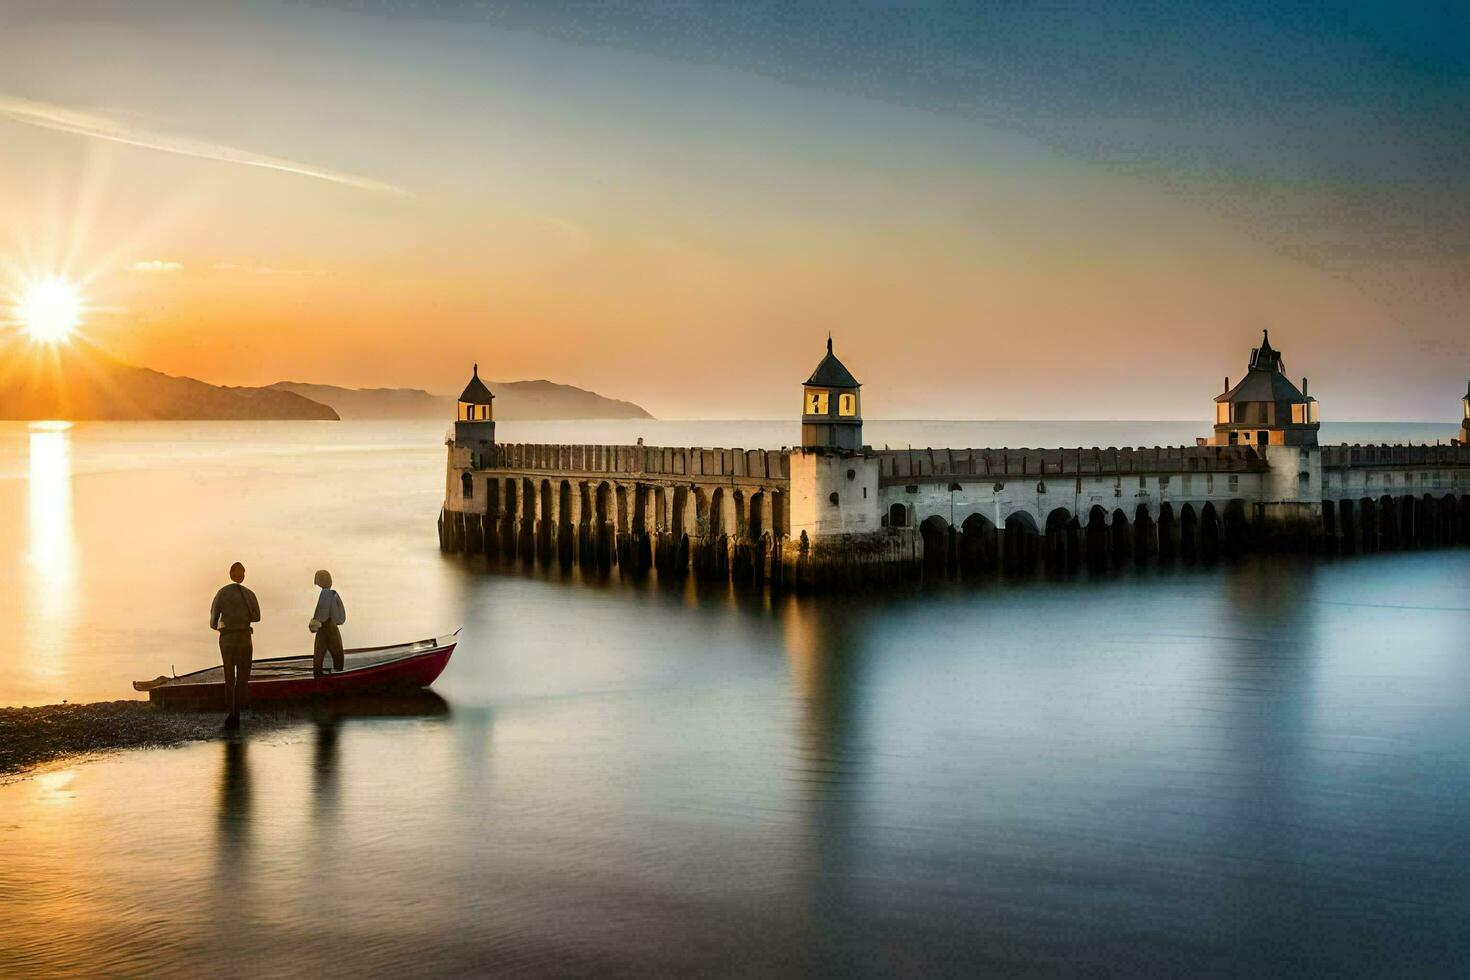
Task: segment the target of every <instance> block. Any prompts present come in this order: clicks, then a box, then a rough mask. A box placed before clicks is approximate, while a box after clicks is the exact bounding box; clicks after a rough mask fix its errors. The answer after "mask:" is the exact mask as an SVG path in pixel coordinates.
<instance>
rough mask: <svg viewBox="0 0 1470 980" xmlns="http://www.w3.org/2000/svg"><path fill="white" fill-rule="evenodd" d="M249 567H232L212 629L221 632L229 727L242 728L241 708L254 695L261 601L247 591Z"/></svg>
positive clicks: (218, 599)
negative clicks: (252, 674) (254, 625)
mask: <svg viewBox="0 0 1470 980" xmlns="http://www.w3.org/2000/svg"><path fill="white" fill-rule="evenodd" d="M244 582H245V566H244V565H242V564H240V563H239V562H235V563H234V564H233V565H231V566H230V584H229V585H226V586H224V587H223V588H221V589H220V590H219V591H218V592H216V593H215V594H214V602H213V603H212V604H211V605H210V607H209V628H210V629H212V630H218V631H219V655H220V660H221V661H223V663H224V668H225V704H226V711H227V713H226V715H225V728H227V729H232V730H233V729H236V728H239V727H240V709H241V708H243V707H245V701H246V698H247V696H248V695H249V692H250V666H251V662H252V661H253V660H254V658H255V648H254V644H253V641H252V640H251V634H253V633H254V632H255V630H254V629H253V628H252V627H251V625H250V624H251V623H258V622H260V601H259V600H258V599H256V598H255V593H254V592H251V591H250V590H249V589H247V588H245V585H244Z"/></svg>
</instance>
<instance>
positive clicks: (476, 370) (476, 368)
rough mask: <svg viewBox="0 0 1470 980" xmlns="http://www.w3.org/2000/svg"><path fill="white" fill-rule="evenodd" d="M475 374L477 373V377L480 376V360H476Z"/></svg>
mask: <svg viewBox="0 0 1470 980" xmlns="http://www.w3.org/2000/svg"><path fill="white" fill-rule="evenodd" d="M474 374H475V377H477V378H478V377H479V376H480V364H479V362H478V361H476V362H475V371H474Z"/></svg>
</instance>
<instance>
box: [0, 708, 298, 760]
mask: <svg viewBox="0 0 1470 980" xmlns="http://www.w3.org/2000/svg"><path fill="white" fill-rule="evenodd" d="M223 719H224V716H223V715H222V714H221V713H219V712H211V713H195V712H180V711H162V710H160V709H158V708H155V707H154V706H153V705H152V704H150V703H149V702H147V701H99V702H96V703H94V704H48V705H42V706H40V707H33V708H0V777H4V776H13V775H17V774H20V773H23V772H24V771H25V770H27V769H31V768H33V767H35V766H38V765H42V764H44V763H47V762H51V761H54V760H56V759H60V758H65V757H67V756H74V755H85V754H88V753H94V752H104V751H111V750H114V749H132V748H151V747H159V746H165V745H176V744H178V743H181V742H193V741H199V740H201V739H209V738H219V737H221V736H222V735H224V734H225V732H224V731H223V727H222V723H223ZM282 720H283V719H278V718H275V717H273V716H270V715H267V716H263V717H256V718H252V717H250V716H249V715H248V714H247V715H246V718H245V726H246V728H247V729H251V730H259V729H261V728H264V727H274V726H275V725H277V724H279V723H280V722H281V721H282Z"/></svg>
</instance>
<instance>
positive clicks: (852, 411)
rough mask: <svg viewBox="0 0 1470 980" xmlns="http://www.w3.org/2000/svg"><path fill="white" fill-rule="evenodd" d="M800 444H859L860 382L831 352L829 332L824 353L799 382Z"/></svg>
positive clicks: (842, 447)
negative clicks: (801, 384) (800, 385)
mask: <svg viewBox="0 0 1470 980" xmlns="http://www.w3.org/2000/svg"><path fill="white" fill-rule="evenodd" d="M801 445H802V448H803V449H832V450H837V451H839V452H858V451H859V450H861V449H862V448H863V411H862V385H860V384H858V380H857V378H854V377H853V376H852V372H851V371H849V370H848V369H847V367H846V366H845V365H844V364H843V363H842V362H841V361H839V360H838V359H837V355H836V354H834V353H832V337H831V336H830V335H828V337H827V356H826V357H823V358H822V361H821V363H820V364H818V365H817V369H816V370H815V371H813V372H812V376H811V377H810V378H807V379H806V384H804V385H803V386H802V392H801Z"/></svg>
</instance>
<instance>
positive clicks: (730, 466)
mask: <svg viewBox="0 0 1470 980" xmlns="http://www.w3.org/2000/svg"><path fill="white" fill-rule="evenodd" d="M1225 387H1226V391H1225V392H1224V393H1223V394H1222V395H1221V396H1219V397H1218V398H1217V399H1216V403H1217V409H1216V425H1215V434H1214V436H1213V437H1211V438H1210V439H1204V440H1200V443H1201V444H1199V445H1195V446H1177V447H1156V448H1142V447H1137V448H1135V447H1124V448H1108V449H1101V448H1092V449H1084V448H1075V449H930V448H925V449H897V450H895V449H881V450H874V449H872V448H871V447H867V446H863V445H862V444H861V424H862V422H861V405H860V401H859V388H860V386H859V385H858V383H857V381H856V380H855V379H853V377H852V375H851V374H850V373H849V372H848V371H847V369H846V368H845V367H844V366H842V364H841V362H840V361H837V360H836V358H835V356H834V355H833V354H832V352H831V349H830V346H829V349H828V353H827V357H826V358H825V359H824V360H823V362H822V363H821V364H820V365H819V366H818V369H817V371H815V372H814V373H813V375H812V377H811V378H810V379H808V381H807V383H806V385H805V386H804V392H803V409H804V413H803V417H802V441H803V445H802V446H799V447H791V448H786V449H780V450H743V449H707V448H698V447H655V446H643V445H634V446H604V445H564V444H543V445H536V444H501V443H498V442H496V441H495V438H494V420H493V411H492V410H491V403H492V399H493V397H494V396H493V395H492V394H491V393H490V392H489V391H488V390H486V389H485V388H484V385H483V384H481V383H480V382H479V378H478V368H477V369H476V372H475V376H474V377H473V378H472V381H471V384H470V386H469V387H467V388H466V391H465V393H464V395H462V396H461V401H460V408H459V414H460V418H459V419H458V420H457V421H456V423H455V432H454V434H453V435H452V436H450V437H449V438H448V439H447V440H446V447H447V452H448V459H447V466H446V482H445V502H444V507H443V509H442V511H441V513H440V516H439V540H440V545H441V547H442V548H443V549H444V550H446V551H450V552H458V553H464V554H469V555H479V554H483V555H487V556H491V557H496V558H499V559H502V560H514V561H520V562H524V563H535V562H540V563H542V564H547V565H551V564H558V565H561V566H562V567H571V566H574V565H575V566H581V567H583V568H587V569H597V570H602V571H607V570H610V569H612V568H613V567H614V566H616V567H617V568H619V569H620V570H621V571H623V572H624V573H631V574H641V573H645V572H648V571H649V570H656V571H657V573H658V574H659V575H661V576H684V575H693V576H696V577H698V578H702V579H716V580H718V579H733V580H735V581H737V582H764V583H768V584H770V585H772V586H777V587H786V588H796V589H811V588H830V587H833V586H839V585H843V584H848V583H855V582H862V581H896V580H903V579H908V578H917V577H921V576H936V575H937V576H950V575H953V576H966V575H973V574H978V573H984V572H990V571H1007V572H1018V571H1026V570H1030V569H1034V568H1036V567H1038V566H1046V567H1050V568H1069V567H1076V566H1079V565H1086V566H1089V567H1091V568H1094V569H1103V568H1109V567H1120V566H1123V565H1125V564H1130V563H1140V562H1150V561H1164V562H1167V561H1197V560H1211V559H1214V558H1217V557H1220V556H1225V555H1232V554H1240V553H1243V552H1247V551H1257V550H1298V551H1324V552H1330V553H1360V552H1373V551H1379V550H1385V549H1394V548H1410V547H1433V546H1441V545H1459V544H1467V543H1470V438H1467V434H1466V429H1467V428H1470V391H1467V393H1466V396H1465V398H1464V399H1462V420H1463V421H1462V430H1461V439H1460V440H1458V441H1457V442H1455V443H1454V444H1451V445H1446V446H1318V445H1317V443H1316V432H1317V428H1318V419H1317V403H1316V400H1315V399H1312V398H1310V397H1309V396H1308V395H1307V394H1306V381H1305V380H1303V383H1302V386H1301V388H1297V387H1296V386H1295V385H1294V384H1292V383H1291V382H1289V381H1287V380H1286V379H1285V376H1284V374H1283V373H1282V370H1281V357H1280V354H1279V353H1277V352H1276V351H1274V350H1273V349H1271V347H1270V345H1269V339H1266V340H1264V341H1263V343H1262V346H1261V347H1260V348H1257V349H1255V350H1253V351H1252V353H1251V361H1250V365H1249V367H1248V372H1247V376H1246V379H1245V380H1243V381H1242V382H1241V383H1240V384H1239V385H1237V386H1235V387H1234V388H1232V387H1231V386H1230V385H1229V382H1228V379H1227V382H1226V386H1225ZM1263 393H1264V394H1263Z"/></svg>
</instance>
